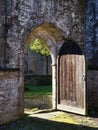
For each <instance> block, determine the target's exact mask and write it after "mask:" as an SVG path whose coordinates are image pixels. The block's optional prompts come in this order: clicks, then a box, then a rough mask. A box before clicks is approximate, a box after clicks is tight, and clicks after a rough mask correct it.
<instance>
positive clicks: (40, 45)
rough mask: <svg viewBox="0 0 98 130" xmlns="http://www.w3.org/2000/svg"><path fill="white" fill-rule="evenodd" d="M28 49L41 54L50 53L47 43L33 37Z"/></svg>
mask: <svg viewBox="0 0 98 130" xmlns="http://www.w3.org/2000/svg"><path fill="white" fill-rule="evenodd" d="M30 49H31V50H33V51H35V52H37V53H41V54H42V55H46V56H48V55H50V50H49V47H48V46H47V43H46V42H45V41H43V40H42V39H38V38H37V39H35V40H34V41H33V42H32V43H31V44H30Z"/></svg>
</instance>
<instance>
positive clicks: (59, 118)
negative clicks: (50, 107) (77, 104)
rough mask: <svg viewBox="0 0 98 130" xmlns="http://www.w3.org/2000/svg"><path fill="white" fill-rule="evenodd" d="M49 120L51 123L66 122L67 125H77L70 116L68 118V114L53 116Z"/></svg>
mask: <svg viewBox="0 0 98 130" xmlns="http://www.w3.org/2000/svg"><path fill="white" fill-rule="evenodd" d="M50 120H53V121H59V122H66V123H69V124H78V123H77V122H76V121H75V120H74V119H73V117H72V116H70V115H69V114H67V113H64V114H60V115H58V116H55V117H53V118H51V119H50Z"/></svg>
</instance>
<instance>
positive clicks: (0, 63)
mask: <svg viewBox="0 0 98 130" xmlns="http://www.w3.org/2000/svg"><path fill="white" fill-rule="evenodd" d="M4 4H5V3H4V0H1V1H0V68H2V67H4V56H5V54H4V52H5V51H4V46H5V8H4Z"/></svg>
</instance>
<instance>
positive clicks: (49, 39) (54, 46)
mask: <svg viewBox="0 0 98 130" xmlns="http://www.w3.org/2000/svg"><path fill="white" fill-rule="evenodd" d="M36 38H38V39H42V40H44V41H45V42H46V43H47V46H48V48H49V50H50V55H51V59H52V64H51V66H52V108H53V109H57V53H58V51H59V49H60V47H61V45H62V44H63V43H64V41H65V36H64V34H63V32H62V31H61V30H60V29H59V28H57V27H55V26H54V25H53V24H51V23H44V24H42V25H40V26H38V27H37V28H35V29H34V30H32V31H31V32H30V34H29V35H28V37H27V38H26V40H25V50H26V48H27V46H28V45H29V44H30V43H31V42H32V41H34V40H35V39H36Z"/></svg>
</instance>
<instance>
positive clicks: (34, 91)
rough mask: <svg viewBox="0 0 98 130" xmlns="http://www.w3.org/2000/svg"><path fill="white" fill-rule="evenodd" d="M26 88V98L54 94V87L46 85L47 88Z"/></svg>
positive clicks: (29, 86)
mask: <svg viewBox="0 0 98 130" xmlns="http://www.w3.org/2000/svg"><path fill="white" fill-rule="evenodd" d="M25 88H27V89H26V90H25V93H24V95H25V96H33V95H51V94H52V86H51V85H50V86H49V85H46V86H33V85H28V86H26V87H25Z"/></svg>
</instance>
